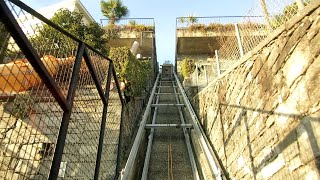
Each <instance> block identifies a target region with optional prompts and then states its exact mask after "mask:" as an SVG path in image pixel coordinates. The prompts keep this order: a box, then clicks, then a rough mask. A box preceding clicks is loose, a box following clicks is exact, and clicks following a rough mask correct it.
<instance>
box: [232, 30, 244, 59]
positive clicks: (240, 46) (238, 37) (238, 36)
mask: <svg viewBox="0 0 320 180" xmlns="http://www.w3.org/2000/svg"><path fill="white" fill-rule="evenodd" d="M234 27H235V30H236V37H237V40H238V46H239V51H240V57H242V56H243V55H244V52H243V46H242V41H241V37H240V31H239V27H238V24H234Z"/></svg>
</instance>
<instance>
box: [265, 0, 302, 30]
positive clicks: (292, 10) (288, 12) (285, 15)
mask: <svg viewBox="0 0 320 180" xmlns="http://www.w3.org/2000/svg"><path fill="white" fill-rule="evenodd" d="M305 5H307V3H305ZM298 11H299V9H298V4H297V3H296V2H294V3H292V4H291V5H288V6H286V7H285V8H284V9H283V11H282V12H281V13H279V14H277V15H275V16H274V17H273V18H271V19H270V21H269V23H270V26H271V28H272V29H276V28H277V27H279V26H280V25H282V24H283V23H284V22H285V21H287V20H289V19H290V18H292V17H293V16H294V15H295V14H296V12H298Z"/></svg>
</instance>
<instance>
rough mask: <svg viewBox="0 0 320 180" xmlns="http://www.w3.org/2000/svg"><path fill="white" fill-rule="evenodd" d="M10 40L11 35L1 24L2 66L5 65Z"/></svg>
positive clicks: (0, 47) (0, 56) (0, 46)
mask: <svg viewBox="0 0 320 180" xmlns="http://www.w3.org/2000/svg"><path fill="white" fill-rule="evenodd" d="M9 38H10V34H9V33H8V31H7V30H6V28H5V27H4V24H3V23H2V22H0V64H2V63H3V59H4V57H5V56H6V51H7V47H8V41H9Z"/></svg>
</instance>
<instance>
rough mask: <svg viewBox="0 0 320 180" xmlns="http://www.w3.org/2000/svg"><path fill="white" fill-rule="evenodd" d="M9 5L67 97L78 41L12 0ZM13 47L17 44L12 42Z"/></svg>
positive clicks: (8, 2)
mask: <svg viewBox="0 0 320 180" xmlns="http://www.w3.org/2000/svg"><path fill="white" fill-rule="evenodd" d="M7 5H8V7H9V8H10V10H11V12H12V13H13V14H14V15H15V17H17V19H16V20H17V22H18V23H19V25H20V27H21V29H22V30H23V31H24V33H25V35H26V36H27V38H28V39H29V41H30V42H31V44H32V46H33V47H34V49H35V50H36V52H37V53H38V55H39V57H40V58H41V60H42V62H43V63H44V65H45V66H46V68H47V70H48V71H49V73H50V75H51V76H52V77H53V78H54V80H55V82H56V83H57V84H58V86H59V89H60V90H61V92H62V94H63V95H64V96H65V97H66V96H67V92H68V88H69V79H70V77H71V73H72V66H73V63H74V59H75V54H76V50H77V47H78V43H77V42H75V41H74V40H72V39H71V38H69V37H68V36H66V35H64V34H63V33H61V32H60V31H58V30H56V29H54V28H53V27H51V26H49V25H47V24H45V23H42V22H41V21H40V20H39V19H38V18H37V17H36V16H33V15H32V14H30V13H28V12H27V11H25V10H23V9H21V8H20V7H18V6H16V5H15V4H13V3H12V2H10V1H7ZM11 44H12V45H11V47H8V48H9V49H10V48H11V49H12V48H13V47H14V46H17V45H16V44H14V43H11Z"/></svg>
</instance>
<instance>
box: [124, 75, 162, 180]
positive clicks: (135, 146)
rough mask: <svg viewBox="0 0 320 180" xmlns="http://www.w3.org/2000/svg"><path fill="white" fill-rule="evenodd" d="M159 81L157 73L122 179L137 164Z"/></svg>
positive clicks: (127, 177)
mask: <svg viewBox="0 0 320 180" xmlns="http://www.w3.org/2000/svg"><path fill="white" fill-rule="evenodd" d="M158 81H159V74H158V75H157V79H156V81H155V83H154V86H153V88H152V92H151V95H150V99H149V101H148V104H147V107H146V110H145V112H144V114H143V117H142V120H141V122H140V126H139V129H138V132H137V136H136V138H135V140H134V142H133V145H132V149H131V151H130V154H129V158H128V161H127V163H126V165H125V168H124V171H123V176H122V177H121V179H129V176H130V175H131V172H132V170H133V168H132V167H133V166H134V164H135V160H136V157H137V154H138V149H139V146H140V143H141V139H142V136H143V135H144V133H145V128H144V127H145V124H146V122H147V119H148V117H149V115H150V112H151V104H152V100H153V98H154V94H155V92H156V89H157V88H156V87H157V84H158Z"/></svg>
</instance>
